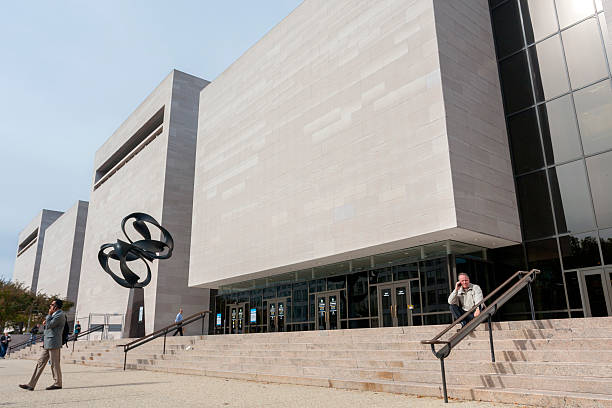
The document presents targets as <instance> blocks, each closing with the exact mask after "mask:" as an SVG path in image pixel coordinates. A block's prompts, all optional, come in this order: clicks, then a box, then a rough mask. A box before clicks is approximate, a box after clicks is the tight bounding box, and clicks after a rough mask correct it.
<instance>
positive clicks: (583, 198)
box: [549, 160, 595, 233]
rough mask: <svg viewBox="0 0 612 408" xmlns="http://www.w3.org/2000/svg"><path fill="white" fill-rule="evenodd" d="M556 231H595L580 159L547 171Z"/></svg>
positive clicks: (582, 164) (584, 173)
mask: <svg viewBox="0 0 612 408" xmlns="http://www.w3.org/2000/svg"><path fill="white" fill-rule="evenodd" d="M549 180H550V188H551V191H552V198H553V206H554V208H555V217H556V220H557V232H558V233H564V232H572V233H576V232H582V231H589V230H592V229H593V228H595V217H594V216H593V206H592V205H591V200H590V194H589V189H588V187H587V179H586V172H585V170H584V162H583V161H582V160H579V161H575V162H572V163H567V164H564V165H562V166H557V167H556V168H553V169H550V170H549Z"/></svg>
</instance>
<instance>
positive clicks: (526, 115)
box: [508, 108, 544, 174]
mask: <svg viewBox="0 0 612 408" xmlns="http://www.w3.org/2000/svg"><path fill="white" fill-rule="evenodd" d="M508 129H509V133H510V147H511V149H512V160H513V165H514V173H515V174H521V173H525V172H527V171H530V170H536V169H539V168H542V167H543V166H544V157H543V156H542V146H541V143H540V133H539V131H538V120H537V118H536V111H535V108H532V109H529V110H526V111H525V112H521V113H519V114H516V115H514V116H511V117H509V118H508Z"/></svg>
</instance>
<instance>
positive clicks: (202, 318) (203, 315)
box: [202, 313, 206, 336]
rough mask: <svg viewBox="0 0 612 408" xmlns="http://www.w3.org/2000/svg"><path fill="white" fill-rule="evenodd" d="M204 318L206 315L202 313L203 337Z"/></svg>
mask: <svg viewBox="0 0 612 408" xmlns="http://www.w3.org/2000/svg"><path fill="white" fill-rule="evenodd" d="M204 316H206V313H202V336H203V335H204Z"/></svg>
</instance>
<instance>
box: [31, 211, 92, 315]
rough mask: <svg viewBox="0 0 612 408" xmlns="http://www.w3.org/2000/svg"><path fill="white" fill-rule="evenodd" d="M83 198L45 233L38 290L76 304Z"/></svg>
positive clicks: (83, 219) (81, 253) (85, 212)
mask: <svg viewBox="0 0 612 408" xmlns="http://www.w3.org/2000/svg"><path fill="white" fill-rule="evenodd" d="M87 208H88V202H87V201H78V202H77V203H76V204H75V205H73V206H72V208H70V209H69V210H68V211H66V212H65V213H64V214H63V215H62V216H61V217H59V218H58V219H57V220H56V221H55V222H54V223H53V224H52V225H51V226H50V227H49V228H47V231H46V234H45V242H44V244H43V250H42V259H41V263H40V273H39V276H38V290H39V291H42V292H44V293H46V294H49V295H58V296H60V297H62V298H67V299H68V300H70V301H71V302H74V303H75V304H76V303H77V296H78V290H79V279H80V275H81V260H82V257H83V242H84V239H85V226H86V222H87Z"/></svg>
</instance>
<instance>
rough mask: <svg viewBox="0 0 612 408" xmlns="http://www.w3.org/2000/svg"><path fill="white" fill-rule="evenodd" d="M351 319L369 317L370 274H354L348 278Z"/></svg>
mask: <svg viewBox="0 0 612 408" xmlns="http://www.w3.org/2000/svg"><path fill="white" fill-rule="evenodd" d="M347 280H348V306H349V319H350V318H354V317H369V310H368V273H367V272H360V273H353V274H351V275H348V276H347Z"/></svg>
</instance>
